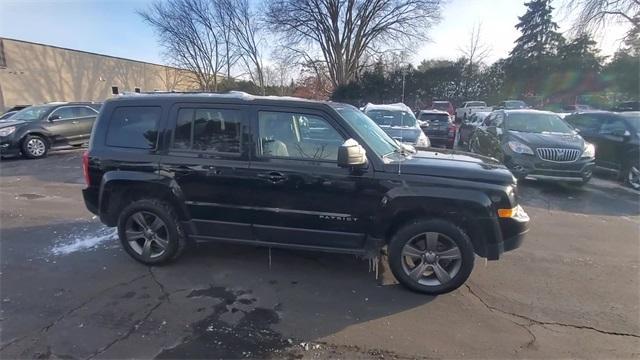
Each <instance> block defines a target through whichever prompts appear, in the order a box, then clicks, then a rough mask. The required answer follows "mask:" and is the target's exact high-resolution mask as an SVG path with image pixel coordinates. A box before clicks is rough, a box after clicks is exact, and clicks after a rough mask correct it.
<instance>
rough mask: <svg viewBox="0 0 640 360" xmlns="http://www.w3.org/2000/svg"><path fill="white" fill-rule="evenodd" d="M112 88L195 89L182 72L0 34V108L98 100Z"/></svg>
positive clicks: (109, 93)
mask: <svg viewBox="0 0 640 360" xmlns="http://www.w3.org/2000/svg"><path fill="white" fill-rule="evenodd" d="M2 52H3V53H4V58H3V57H2ZM113 86H117V87H118V91H119V92H120V93H122V92H123V91H134V89H135V88H140V89H141V91H154V90H161V91H169V90H176V91H185V90H194V89H197V87H198V86H197V84H196V83H195V82H193V81H192V80H191V79H190V78H189V76H188V72H186V71H184V70H180V69H176V68H172V67H167V66H162V65H157V64H151V63H146V62H141V61H135V60H128V59H123V58H117V57H112V56H107V55H100V54H94V53H88V52H84V51H78V50H71V49H64V48H59V47H55V46H49V45H43V44H36V43H31V42H26V41H20V40H13V39H7V38H0V111H2V110H4V109H7V108H10V107H12V106H14V105H26V104H40V103H45V102H51V101H103V100H105V99H107V98H109V97H112V96H113V95H112V87H113Z"/></svg>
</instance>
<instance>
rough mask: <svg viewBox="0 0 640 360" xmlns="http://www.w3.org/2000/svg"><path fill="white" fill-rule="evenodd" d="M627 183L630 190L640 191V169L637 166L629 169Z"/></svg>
mask: <svg viewBox="0 0 640 360" xmlns="http://www.w3.org/2000/svg"><path fill="white" fill-rule="evenodd" d="M627 181H628V182H629V185H631V187H632V188H634V189H636V190H638V189H640V169H638V167H637V166H632V167H631V168H630V169H629V174H628V175H627Z"/></svg>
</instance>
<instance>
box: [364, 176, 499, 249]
mask: <svg viewBox="0 0 640 360" xmlns="http://www.w3.org/2000/svg"><path fill="white" fill-rule="evenodd" d="M416 216H417V217H425V218H445V219H449V220H451V221H452V222H454V223H456V224H463V226H464V227H465V230H466V231H467V233H468V234H467V235H469V237H470V238H471V241H472V243H473V245H474V248H475V251H476V253H477V254H478V255H480V256H486V255H487V244H492V243H499V242H501V241H502V233H501V230H500V225H499V222H498V219H497V216H496V215H495V211H494V209H493V205H492V201H491V199H490V198H489V195H487V194H486V193H484V192H482V191H478V190H472V189H459V188H451V187H445V186H429V187H408V186H404V187H397V188H393V189H391V190H390V191H389V192H388V193H387V194H386V195H385V197H384V198H383V200H382V203H381V206H380V209H379V212H378V214H377V216H376V221H375V222H374V223H375V224H377V225H376V226H375V230H374V231H375V235H374V236H377V237H383V238H385V237H387V236H388V235H389V233H390V231H393V230H394V226H397V224H398V223H399V222H402V221H406V220H407V217H409V219H414V218H415V217H416ZM387 240H388V239H387Z"/></svg>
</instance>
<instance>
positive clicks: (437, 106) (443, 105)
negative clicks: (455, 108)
mask: <svg viewBox="0 0 640 360" xmlns="http://www.w3.org/2000/svg"><path fill="white" fill-rule="evenodd" d="M432 107H433V108H434V109H437V110H449V103H447V102H434V103H433V105H432Z"/></svg>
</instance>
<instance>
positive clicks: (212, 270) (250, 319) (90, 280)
mask: <svg viewBox="0 0 640 360" xmlns="http://www.w3.org/2000/svg"><path fill="white" fill-rule="evenodd" d="M104 233H105V229H104V228H103V227H101V226H100V225H99V224H98V223H94V222H91V223H87V222H70V223H61V224H54V225H49V226H35V227H25V228H12V229H8V230H3V231H2V233H1V234H0V235H1V243H0V244H1V246H2V255H1V257H2V273H3V282H2V284H1V290H2V293H3V298H6V299H8V302H7V303H5V304H4V305H5V306H4V313H3V318H4V321H3V343H2V345H3V346H5V345H6V343H7V342H8V341H11V340H12V339H20V338H22V337H25V336H26V338H25V339H28V336H35V337H37V338H39V340H38V341H37V342H35V344H34V343H30V342H29V341H18V342H16V343H15V344H12V345H11V346H9V347H7V349H5V351H3V353H4V356H3V357H7V356H9V357H13V356H20V357H33V356H35V355H36V354H37V353H42V352H46V351H50V350H54V353H56V354H65V355H69V356H73V357H83V358H84V357H91V356H92V355H98V354H102V353H103V352H104V356H106V357H115V358H118V357H126V356H129V357H137V356H141V357H149V356H150V355H151V354H159V357H160V358H240V357H247V356H248V357H252V358H253V357H266V356H270V354H273V353H278V352H280V351H283V349H286V348H288V347H290V346H292V344H295V345H297V344H299V342H300V341H301V339H320V338H323V337H325V336H328V335H332V334H335V333H336V332H339V331H340V330H342V329H345V328H347V327H349V326H352V325H354V324H359V323H365V322H368V321H371V320H375V319H380V318H384V317H387V316H390V315H393V314H396V313H399V312H403V311H406V310H408V309H412V308H415V307H419V306H423V305H425V304H428V303H429V302H430V301H432V300H433V299H434V298H433V297H429V296H424V295H420V294H415V293H412V292H410V291H407V290H405V289H404V288H402V287H401V286H399V285H390V286H380V285H378V282H377V281H376V279H375V273H374V272H370V271H369V269H368V263H367V261H366V260H362V259H358V258H355V257H354V256H349V255H336V254H325V253H313V252H305V251H292V250H278V249H271V251H269V249H268V248H260V247H251V246H239V245H232V244H225V243H208V244H201V245H199V246H198V247H196V248H192V249H190V250H189V251H187V252H185V254H183V256H182V257H181V258H180V259H179V260H177V261H175V262H174V263H172V264H169V265H167V266H160V267H153V268H148V267H146V266H144V265H141V264H139V263H137V262H135V261H134V260H133V259H131V258H129V256H128V255H127V254H126V253H125V252H124V251H123V250H122V249H120V247H119V244H118V241H117V239H115V237H113V238H110V239H107V240H105V241H102V242H100V243H98V244H97V245H95V246H93V247H82V246H80V247H79V248H78V250H77V251H71V252H68V253H66V254H63V255H55V254H54V253H55V252H52V251H51V249H53V248H60V247H61V245H69V244H70V243H73V242H74V241H76V242H77V241H86V238H87V237H92V236H97V235H96V234H98V235H100V234H102V235H104ZM34 249H35V252H34ZM132 279H134V280H132ZM135 279H138V280H135ZM110 299H116V300H115V301H114V300H110ZM78 304H82V305H81V306H80V307H78ZM144 314H146V315H144ZM143 315H144V316H143ZM67 319H69V320H68V321H67ZM98 319H101V320H100V321H99V322H96V321H97V320H98ZM165 323H166V324H169V325H163V324H165ZM51 324H54V325H51ZM78 324H84V325H83V326H84V327H83V328H82V329H78ZM171 326H175V328H172V327H171ZM44 328H46V329H47V334H48V335H47V337H46V338H40V337H39V332H40V331H42V329H44ZM185 328H186V329H188V333H187V334H185ZM132 329H133V330H132ZM159 329H160V330H163V331H160V330H159ZM159 331H160V332H159ZM76 332H78V334H79V335H78V336H80V337H81V338H79V340H78V341H80V343H81V344H82V345H80V346H78V347H70V345H69V342H68V338H69V336H74V335H73V334H75V333H76ZM105 334H106V335H105ZM109 334H113V336H114V337H116V338H117V339H119V338H118V337H119V336H122V335H121V334H128V335H127V337H126V338H123V339H119V340H118V341H116V342H117V343H119V344H118V345H119V346H118V349H120V350H119V351H122V353H121V354H120V353H118V352H117V351H118V350H117V349H115V348H114V349H111V348H110V345H109V347H106V348H105V344H108V343H109V342H107V341H106V340H104V341H103V339H105V338H109ZM283 334H287V335H283ZM152 335H153V336H156V337H158V341H160V340H162V341H160V343H158V344H157V345H154V344H153V343H152V344H148V346H150V348H148V349H144V346H145V345H140V344H139V339H140V337H145V336H152ZM56 339H58V340H59V341H60V342H58V341H57V340H56ZM82 339H86V340H82ZM136 339H138V340H136ZM81 340H82V341H81ZM101 341H102V342H101ZM128 341H130V343H129V342H128ZM296 341H297V342H296ZM305 341H307V340H305ZM114 343H115V342H114ZM176 344H177V345H176ZM129 346H131V347H129ZM140 346H142V348H140ZM153 346H157V347H153ZM163 349H165V350H163ZM143 350H145V351H143ZM107 351H116V352H107ZM127 354H128V355H127Z"/></svg>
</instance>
